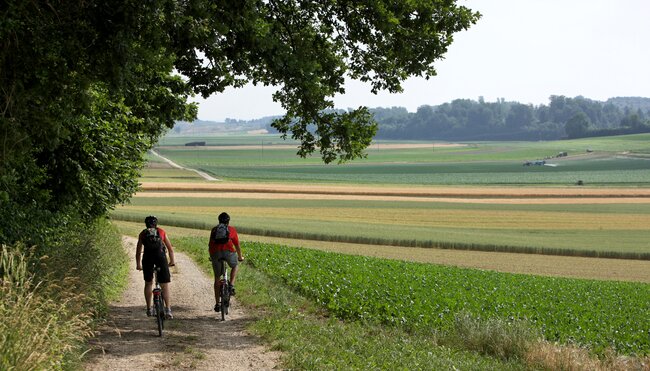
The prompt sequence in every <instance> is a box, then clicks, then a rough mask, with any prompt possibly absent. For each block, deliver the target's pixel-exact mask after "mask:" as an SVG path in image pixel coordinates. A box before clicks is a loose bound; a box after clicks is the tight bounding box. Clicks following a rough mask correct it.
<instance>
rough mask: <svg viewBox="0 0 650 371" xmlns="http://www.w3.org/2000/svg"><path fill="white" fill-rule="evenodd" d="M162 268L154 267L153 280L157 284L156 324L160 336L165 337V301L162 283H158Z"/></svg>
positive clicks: (154, 291) (154, 300) (155, 296)
mask: <svg viewBox="0 0 650 371" xmlns="http://www.w3.org/2000/svg"><path fill="white" fill-rule="evenodd" d="M159 271H160V267H158V266H156V265H154V266H153V278H154V282H156V284H155V286H154V289H153V311H154V317H156V323H157V324H158V336H162V335H163V329H164V328H165V305H164V303H165V299H163V297H162V289H161V288H160V283H159V282H158V272H159Z"/></svg>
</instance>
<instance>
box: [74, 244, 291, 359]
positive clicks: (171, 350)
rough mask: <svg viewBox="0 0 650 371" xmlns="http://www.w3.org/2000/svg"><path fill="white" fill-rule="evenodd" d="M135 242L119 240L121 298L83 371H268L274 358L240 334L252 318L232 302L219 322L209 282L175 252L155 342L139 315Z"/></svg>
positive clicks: (146, 319)
mask: <svg viewBox="0 0 650 371" xmlns="http://www.w3.org/2000/svg"><path fill="white" fill-rule="evenodd" d="M135 243H136V239H134V238H131V237H125V238H124V245H125V248H126V249H127V251H128V254H129V256H130V257H131V259H130V263H129V264H130V266H131V270H130V272H129V283H128V287H127V289H126V291H125V292H124V294H123V296H122V298H121V299H120V300H119V301H118V302H115V303H113V304H111V306H110V309H109V311H110V312H109V318H108V320H107V322H106V324H104V325H103V326H101V328H100V329H99V330H98V331H97V332H96V336H95V337H94V338H92V339H91V340H90V341H89V343H90V345H91V347H92V349H91V351H90V352H89V353H88V354H87V355H86V357H87V361H86V363H85V365H84V368H85V369H86V370H93V371H94V370H134V369H136V370H154V369H159V368H166V369H174V370H175V369H185V368H190V369H195V370H214V369H230V370H251V369H254V370H269V369H273V368H276V367H277V365H278V359H279V355H280V354H279V353H278V352H272V351H269V350H268V348H267V347H265V346H264V345H263V344H262V342H261V340H260V339H258V338H256V337H254V336H252V335H250V334H249V333H247V332H246V329H245V328H246V325H247V323H249V322H250V321H252V318H251V317H249V316H247V315H246V313H245V312H244V311H243V308H242V307H241V306H240V305H239V304H238V303H237V300H236V298H233V301H232V303H231V308H230V315H229V316H228V317H227V318H226V321H225V322H222V321H221V320H220V317H218V316H217V313H215V312H214V311H213V310H212V308H213V306H214V294H213V288H212V285H213V279H212V277H207V275H205V274H204V273H203V272H202V271H200V270H199V268H198V267H197V266H196V264H195V263H194V262H193V261H192V260H191V259H190V258H188V257H187V255H185V254H183V253H180V252H176V253H175V257H176V267H173V268H172V282H171V291H172V299H171V302H172V311H173V313H174V319H173V320H170V321H165V332H164V335H163V337H162V338H160V337H158V330H157V328H156V324H155V322H154V320H153V319H152V318H150V317H147V316H146V315H145V306H144V298H143V285H144V282H143V279H142V272H140V271H137V270H136V269H135V261H134V260H135V257H134V256H135Z"/></svg>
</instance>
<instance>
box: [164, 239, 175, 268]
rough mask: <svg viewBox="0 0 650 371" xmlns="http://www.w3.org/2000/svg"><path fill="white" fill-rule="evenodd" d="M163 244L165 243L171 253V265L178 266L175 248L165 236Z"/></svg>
mask: <svg viewBox="0 0 650 371" xmlns="http://www.w3.org/2000/svg"><path fill="white" fill-rule="evenodd" d="M163 242H164V243H165V246H167V251H168V252H169V265H176V260H174V247H172V243H171V241H169V237H167V235H165V239H164V241H163Z"/></svg>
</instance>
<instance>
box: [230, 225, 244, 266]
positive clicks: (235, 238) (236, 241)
mask: <svg viewBox="0 0 650 371" xmlns="http://www.w3.org/2000/svg"><path fill="white" fill-rule="evenodd" d="M230 240H231V241H232V244H233V246H235V250H236V251H237V260H239V261H242V260H244V255H242V253H241V248H240V247H239V235H238V234H237V230H235V232H234V233H233V236H232V238H231V239H230Z"/></svg>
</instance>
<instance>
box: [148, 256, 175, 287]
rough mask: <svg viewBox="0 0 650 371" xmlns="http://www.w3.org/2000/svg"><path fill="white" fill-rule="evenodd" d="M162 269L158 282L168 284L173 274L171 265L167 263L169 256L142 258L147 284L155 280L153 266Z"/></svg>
mask: <svg viewBox="0 0 650 371" xmlns="http://www.w3.org/2000/svg"><path fill="white" fill-rule="evenodd" d="M154 264H155V265H156V266H157V267H160V272H158V282H160V283H168V282H171V280H172V279H171V278H172V277H171V273H170V272H169V264H168V263H167V255H164V254H144V256H143V257H142V274H143V275H144V280H145V281H146V282H151V281H152V280H153V266H154Z"/></svg>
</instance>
